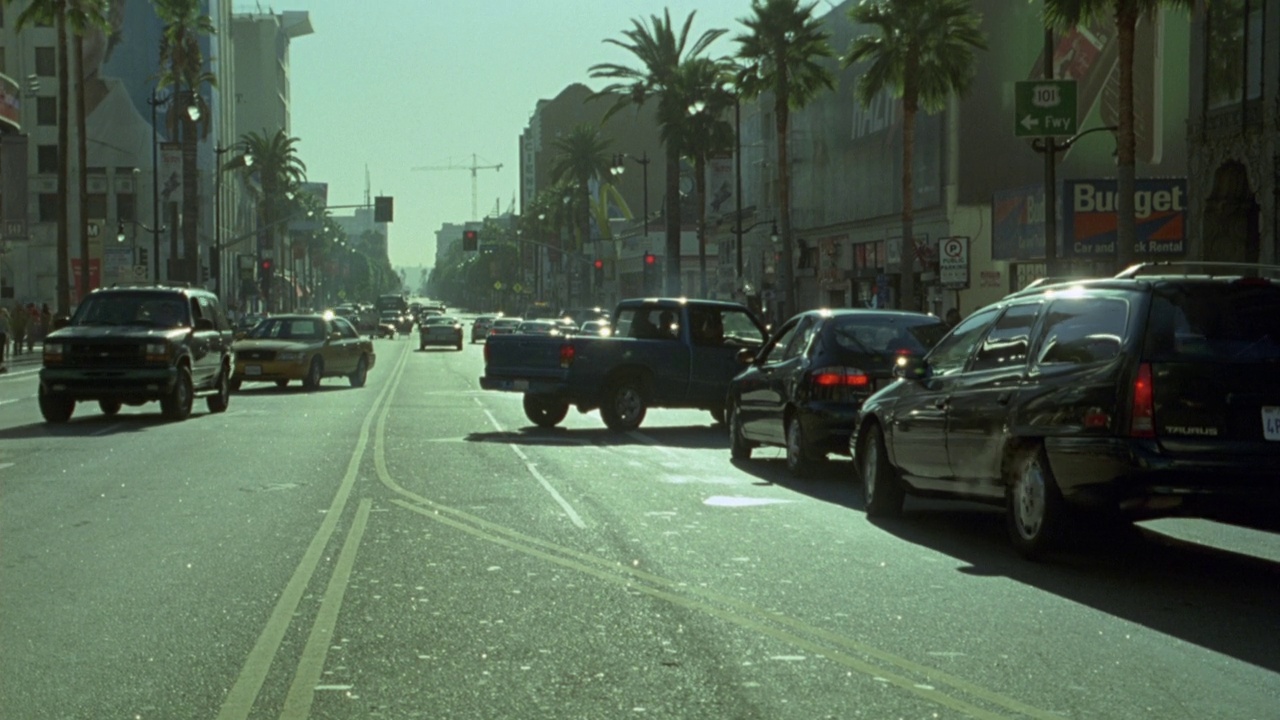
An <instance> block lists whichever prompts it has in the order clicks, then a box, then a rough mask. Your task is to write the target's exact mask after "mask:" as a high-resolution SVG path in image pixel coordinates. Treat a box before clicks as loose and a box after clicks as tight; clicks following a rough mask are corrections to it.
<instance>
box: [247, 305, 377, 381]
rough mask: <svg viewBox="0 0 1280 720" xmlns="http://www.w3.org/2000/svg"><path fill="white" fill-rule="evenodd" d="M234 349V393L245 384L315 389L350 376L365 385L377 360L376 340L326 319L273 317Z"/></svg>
mask: <svg viewBox="0 0 1280 720" xmlns="http://www.w3.org/2000/svg"><path fill="white" fill-rule="evenodd" d="M231 349H232V351H233V352H234V354H235V370H234V371H233V372H232V373H231V389H232V390H239V389H240V384H241V383H243V382H246V381H247V382H274V383H275V384H276V385H277V386H278V387H285V386H286V385H288V384H289V382H290V381H291V380H301V381H302V385H303V387H305V388H307V389H308V390H314V389H315V388H317V387H319V386H320V381H321V380H322V379H324V378H326V377H345V378H347V379H348V380H349V381H350V382H351V385H352V386H353V387H363V386H364V384H365V380H366V379H367V378H368V374H369V369H370V368H372V367H373V365H374V361H375V360H376V359H377V356H376V355H375V354H374V352H373V341H372V340H370V339H369V338H367V337H361V336H360V333H359V332H357V331H356V328H355V326H353V325H352V324H351V323H350V322H348V321H347V320H346V319H345V318H342V317H338V316H335V315H331V314H327V313H326V314H324V315H273V316H271V317H269V318H266V319H264V320H262V321H261V322H259V323H258V324H257V325H255V326H254V327H253V329H252V330H250V331H249V332H248V333H247V334H246V335H245V336H244V337H242V338H240V339H238V340H236V341H235V342H234V343H233V344H232V345H231Z"/></svg>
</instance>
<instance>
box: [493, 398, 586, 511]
mask: <svg viewBox="0 0 1280 720" xmlns="http://www.w3.org/2000/svg"><path fill="white" fill-rule="evenodd" d="M476 402H479V400H477V401H476ZM481 407H482V408H483V409H484V414H485V415H486V416H487V417H488V418H489V422H490V423H491V424H492V425H493V427H494V429H495V430H497V431H498V432H506V430H504V429H503V427H502V423H499V422H498V418H496V417H494V416H493V412H491V411H490V410H489V408H485V407H484V406H483V405H482V406H481ZM507 447H509V448H511V449H512V450H513V451H514V452H515V454H516V457H518V458H520V462H522V463H524V466H525V469H526V470H528V471H529V474H530V475H532V476H534V477H535V478H537V480H538V483H539V484H541V485H542V487H543V488H544V489H546V491H547V493H549V494H550V495H551V497H552V499H554V500H555V501H556V503H557V504H558V505H560V507H561V509H563V510H564V514H565V515H568V516H569V520H570V522H572V523H573V524H574V525H576V526H577V527H578V529H580V530H585V529H587V524H586V523H585V522H583V521H582V516H580V515H578V512H577V511H576V510H574V509H573V506H572V505H570V504H569V501H568V500H565V499H564V496H562V495H561V494H560V493H559V492H557V491H556V489H555V488H554V487H552V486H551V483H550V482H547V479H546V478H545V477H543V476H542V473H540V472H538V467H537V466H536V465H535V464H534V463H533V462H532V461H530V460H529V456H528V455H525V454H524V451H523V450H521V449H520V446H519V445H516V444H515V443H507Z"/></svg>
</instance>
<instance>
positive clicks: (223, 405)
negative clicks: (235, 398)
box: [204, 365, 231, 413]
mask: <svg viewBox="0 0 1280 720" xmlns="http://www.w3.org/2000/svg"><path fill="white" fill-rule="evenodd" d="M230 375H231V368H229V367H227V366H225V365H224V366H223V367H222V370H221V371H220V372H219V373H218V379H217V380H215V381H214V388H215V389H216V390H217V392H215V393H214V394H212V395H210V396H208V397H206V398H205V399H204V403H205V405H206V406H207V407H208V408H209V412H211V413H220V412H226V411H227V406H228V405H230V404H231V378H230Z"/></svg>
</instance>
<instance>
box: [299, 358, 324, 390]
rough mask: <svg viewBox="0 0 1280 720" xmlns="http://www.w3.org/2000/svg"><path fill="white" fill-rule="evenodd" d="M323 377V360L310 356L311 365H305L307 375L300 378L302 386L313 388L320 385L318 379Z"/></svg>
mask: <svg viewBox="0 0 1280 720" xmlns="http://www.w3.org/2000/svg"><path fill="white" fill-rule="evenodd" d="M323 377H324V361H323V360H321V359H320V358H318V357H313V358H311V365H309V366H308V367H307V376H306V377H304V378H302V387H304V388H306V389H308V390H315V389H316V388H318V387H320V379H321V378H323Z"/></svg>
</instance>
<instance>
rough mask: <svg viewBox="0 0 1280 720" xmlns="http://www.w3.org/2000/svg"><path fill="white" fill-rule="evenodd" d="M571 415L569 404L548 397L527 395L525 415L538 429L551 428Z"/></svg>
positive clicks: (525, 397)
mask: <svg viewBox="0 0 1280 720" xmlns="http://www.w3.org/2000/svg"><path fill="white" fill-rule="evenodd" d="M568 414H569V403H567V402H564V401H563V400H557V399H555V398H553V397H548V396H546V395H525V396H524V415H525V417H527V418H529V420H530V421H532V422H533V424H534V425H537V426H538V427H544V428H551V427H555V426H556V425H559V424H560V421H562V420H564V417H565V415H568Z"/></svg>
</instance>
